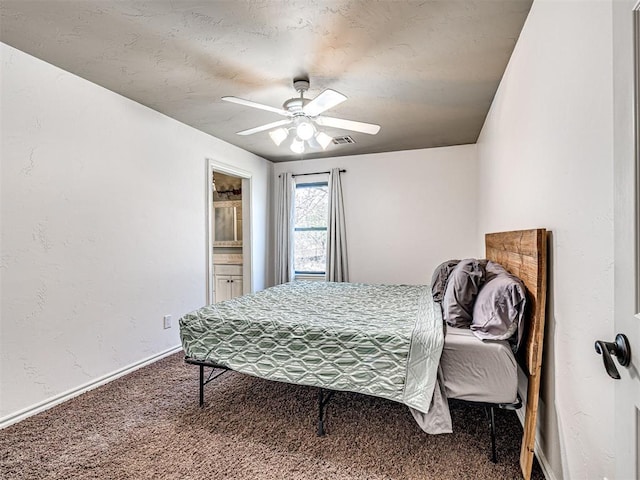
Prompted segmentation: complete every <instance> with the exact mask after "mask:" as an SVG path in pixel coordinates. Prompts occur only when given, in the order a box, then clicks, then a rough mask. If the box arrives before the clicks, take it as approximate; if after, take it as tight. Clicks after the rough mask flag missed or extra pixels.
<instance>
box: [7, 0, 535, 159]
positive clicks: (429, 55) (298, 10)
mask: <svg viewBox="0 0 640 480" xmlns="http://www.w3.org/2000/svg"><path fill="white" fill-rule="evenodd" d="M531 3H532V0H473V1H471V0H464V1H454V0H443V1H421V2H417V1H375V2H374V1H370V0H363V1H314V0H306V1H296V0H290V1H232V0H229V1H199V2H196V1H189V0H177V1H158V0H156V1H148V2H141V1H117V2H116V1H94V0H92V1H88V0H77V1H57V0H56V1H52V0H47V1H34V0H31V1H24V0H22V1H6V0H0V14H1V17H0V40H2V42H4V43H6V44H8V45H11V46H13V47H16V48H18V49H20V50H22V51H24V52H27V53H29V54H31V55H34V56H35V57H38V58H41V59H43V60H45V61H47V62H49V63H52V64H54V65H57V66H59V67H61V68H63V69H65V70H68V71H70V72H73V73H75V74H77V75H79V76H81V77H83V78H86V79H88V80H90V81H92V82H95V83H97V84H99V85H102V86H104V87H106V88H108V89H110V90H113V91H114V92H118V93H120V94H122V95H124V96H126V97H128V98H131V99H133V100H135V101H137V102H139V103H142V104H144V105H147V106H149V107H151V108H153V109H154V110H157V111H159V112H162V113H164V114H166V115H168V116H170V117H173V118H175V119H177V120H180V121H182V122H184V123H186V124H188V125H191V126H193V127H195V128H197V129H199V130H202V131H204V132H207V133H210V134H211V135H214V136H216V137H218V138H221V139H223V140H226V141H228V142H230V143H232V144H234V145H237V146H239V147H241V148H244V149H245V150H249V151H251V152H253V153H255V154H257V155H260V156H262V157H264V158H267V159H270V160H273V161H284V160H296V159H301V158H305V159H306V158H317V157H326V156H337V155H353V154H361V153H374V152H385V151H396V150H407V149H415V148H429V147H437V146H446V145H460V144H467V143H474V142H475V141H476V139H477V137H478V134H479V132H480V129H481V128H482V124H483V122H484V119H485V116H486V114H487V112H488V109H489V107H490V105H491V101H492V99H493V96H494V94H495V91H496V89H497V87H498V84H499V82H500V78H501V77H502V74H503V72H504V69H505V66H506V64H507V62H508V60H509V57H510V55H511V52H512V50H513V47H514V45H515V43H516V41H517V39H518V35H519V34H520V30H521V29H522V25H523V23H524V21H525V18H526V16H527V13H528V11H529V9H530V7H531ZM300 74H306V75H308V76H309V78H310V80H311V89H310V90H309V92H308V93H307V94H306V97H308V98H313V97H315V96H316V95H317V94H318V93H320V91H322V90H323V89H325V88H332V89H334V90H337V91H339V92H341V93H343V94H344V95H346V96H347V97H348V100H347V101H345V102H344V103H342V104H340V105H338V106H337V107H335V108H333V109H331V110H330V111H328V112H327V114H328V115H330V116H333V117H340V118H347V119H350V120H358V121H363V122H370V123H377V124H379V125H381V127H382V128H381V130H380V133H378V134H377V135H375V136H370V135H366V134H362V133H351V132H349V131H345V130H336V129H331V128H324V127H322V129H323V130H324V131H325V132H326V133H328V134H330V135H332V136H334V135H335V136H339V135H351V137H352V138H353V139H354V140H355V141H356V143H355V144H352V145H330V146H329V148H328V149H327V150H326V151H324V152H323V151H319V152H308V153H305V154H303V155H297V154H294V153H292V152H291V151H290V150H289V148H288V147H287V146H286V145H284V144H283V145H282V146H280V147H276V146H275V145H274V144H273V143H272V142H271V140H270V138H269V136H268V134H267V132H261V133H257V134H254V135H251V136H246V137H243V136H239V135H236V134H235V132H237V131H240V130H244V129H248V128H251V127H255V126H258V125H261V124H263V123H269V122H274V121H277V120H280V119H281V118H282V117H280V116H278V115H277V114H275V113H271V112H267V111H261V110H256V109H252V108H248V107H245V106H241V105H236V104H230V103H226V102H222V101H220V97H222V96H225V95H233V96H237V97H242V98H246V99H249V100H252V101H256V102H260V103H264V104H268V105H271V106H274V107H281V106H282V103H283V102H284V101H285V100H286V99H288V98H291V97H294V96H297V94H296V92H295V91H294V89H293V87H292V79H293V78H294V77H295V76H297V75H300Z"/></svg>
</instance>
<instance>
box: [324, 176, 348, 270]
mask: <svg viewBox="0 0 640 480" xmlns="http://www.w3.org/2000/svg"><path fill="white" fill-rule="evenodd" d="M326 280H327V282H348V281H349V268H348V266H347V233H346V229H345V219H344V202H343V201H342V182H341V181H340V169H339V168H332V169H331V171H330V172H329V222H328V224H327V276H326Z"/></svg>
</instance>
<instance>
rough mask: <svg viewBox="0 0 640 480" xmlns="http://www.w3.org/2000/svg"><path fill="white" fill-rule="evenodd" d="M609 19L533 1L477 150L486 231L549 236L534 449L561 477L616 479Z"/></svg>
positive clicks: (595, 5) (603, 5)
mask: <svg viewBox="0 0 640 480" xmlns="http://www.w3.org/2000/svg"><path fill="white" fill-rule="evenodd" d="M611 10H612V4H611V2H610V1H582V2H579V3H578V2H572V1H546V0H536V1H535V2H534V4H533V7H532V9H531V12H530V14H529V17H528V19H527V21H526V23H525V25H524V29H523V31H522V33H521V35H520V39H519V41H518V43H517V45H516V48H515V50H514V53H513V55H512V57H511V60H510V63H509V65H508V67H507V70H506V73H505V75H504V77H503V79H502V82H501V84H500V88H499V90H498V92H497V94H496V96H495V98H494V101H493V105H492V107H491V111H490V113H489V116H488V117H487V120H486V122H485V125H484V128H483V130H482V133H481V135H480V138H479V141H478V144H477V148H478V160H479V165H478V172H479V176H478V178H479V184H478V185H479V187H478V188H479V196H478V199H479V206H478V218H479V229H478V231H479V233H483V232H487V231H500V230H514V229H519V228H535V227H546V228H547V229H549V230H550V231H551V232H552V237H551V245H550V263H551V267H550V272H549V274H550V278H549V280H550V282H549V284H550V298H549V305H548V322H549V325H548V328H547V330H546V335H547V338H546V345H545V349H546V352H545V355H544V362H545V364H544V369H543V378H542V381H543V386H542V404H541V411H540V413H541V418H540V422H539V427H540V428H541V429H542V435H539V442H540V447H541V453H542V454H543V456H544V460H545V462H546V464H547V466H548V467H549V469H550V471H549V472H548V473H549V478H556V479H562V478H566V479H573V478H593V479H602V478H603V477H605V476H607V477H609V478H615V460H614V453H615V451H614V436H613V435H614V431H613V424H614V423H613V420H614V417H613V406H614V398H613V387H614V385H613V383H612V382H613V381H612V380H611V379H610V378H609V377H607V375H606V374H605V372H604V369H603V366H602V359H601V358H600V356H598V355H596V354H595V351H594V346H593V345H594V341H595V340H596V339H612V338H613V336H614V335H613V329H612V325H613V323H612V318H613V279H614V277H613V273H614V272H613V195H614V191H613V156H612V151H613V131H612V114H613V105H612V101H613V84H612V82H613V78H612V11H611ZM478 241H481V240H480V238H478Z"/></svg>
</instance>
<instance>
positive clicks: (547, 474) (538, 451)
mask: <svg viewBox="0 0 640 480" xmlns="http://www.w3.org/2000/svg"><path fill="white" fill-rule="evenodd" d="M524 412H525V406H524V405H523V407H522V408H521V409H519V410H516V414H517V415H518V419H520V423H521V424H522V427H523V428H524ZM539 437H540V430H539V429H537V427H536V442H535V445H534V447H533V450H534V453H535V455H536V457H537V458H538V463H539V464H540V468H541V469H542V473H544V478H546V479H547V480H557V479H556V477H555V475H554V474H553V471H552V470H551V465H549V462H548V461H547V457H545V456H544V453H543V452H542V448H540V444H539V443H538V438H539Z"/></svg>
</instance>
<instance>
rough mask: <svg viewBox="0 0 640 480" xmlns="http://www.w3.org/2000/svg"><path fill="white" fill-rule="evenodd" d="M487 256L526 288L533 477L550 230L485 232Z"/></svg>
mask: <svg viewBox="0 0 640 480" xmlns="http://www.w3.org/2000/svg"><path fill="white" fill-rule="evenodd" d="M485 250H486V257H487V258H488V259H489V260H492V261H494V262H497V263H500V264H501V265H502V266H503V267H505V268H506V269H507V270H508V271H509V272H511V273H512V274H514V275H516V276H517V277H518V278H520V279H521V280H522V281H523V282H524V284H525V286H526V287H527V302H528V304H529V305H528V308H527V310H526V330H525V337H524V339H523V347H521V348H524V359H523V361H522V362H521V367H522V369H523V370H524V372H525V374H526V375H527V376H528V378H529V382H528V387H527V403H526V410H525V420H524V435H523V437H522V447H521V449H520V468H521V469H522V474H523V476H524V478H525V479H527V480H528V479H529V478H531V468H532V466H533V451H534V445H535V433H536V420H537V417H538V399H539V397H540V369H541V366H542V345H543V340H544V323H545V306H546V300H547V231H546V230H545V229H544V228H538V229H534V230H519V231H512V232H501V233H488V234H487V235H485Z"/></svg>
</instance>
